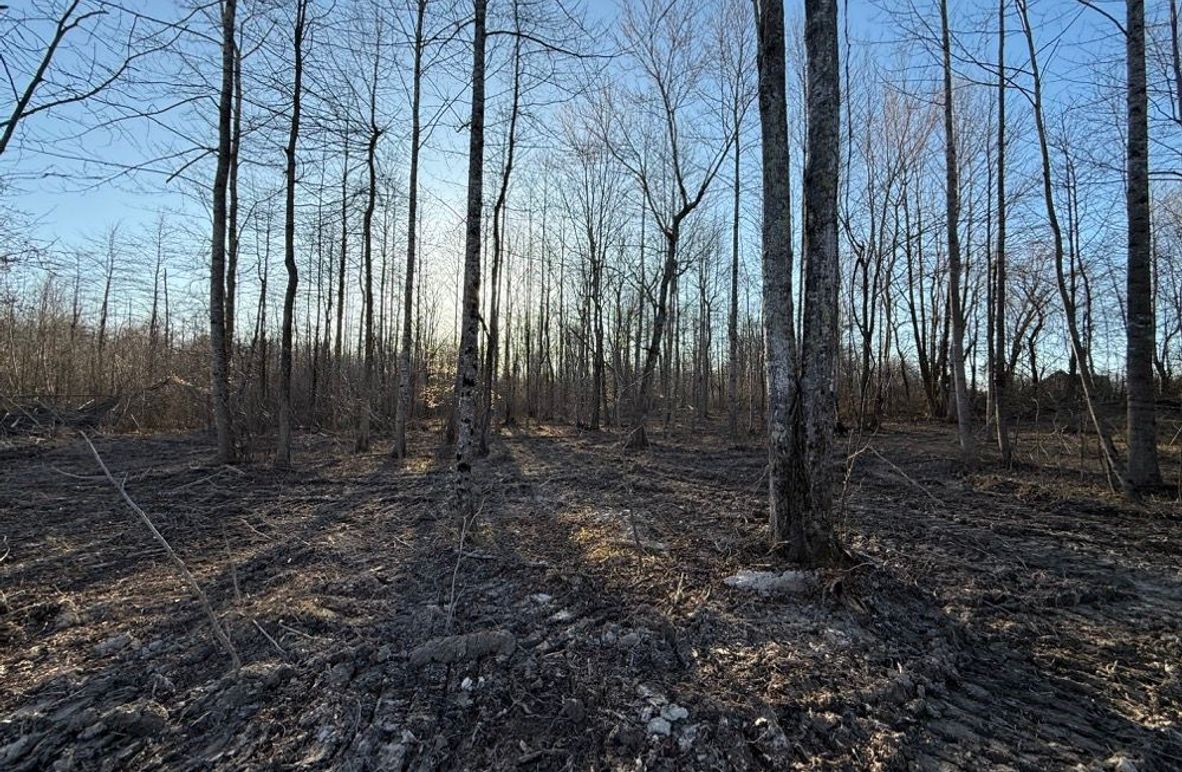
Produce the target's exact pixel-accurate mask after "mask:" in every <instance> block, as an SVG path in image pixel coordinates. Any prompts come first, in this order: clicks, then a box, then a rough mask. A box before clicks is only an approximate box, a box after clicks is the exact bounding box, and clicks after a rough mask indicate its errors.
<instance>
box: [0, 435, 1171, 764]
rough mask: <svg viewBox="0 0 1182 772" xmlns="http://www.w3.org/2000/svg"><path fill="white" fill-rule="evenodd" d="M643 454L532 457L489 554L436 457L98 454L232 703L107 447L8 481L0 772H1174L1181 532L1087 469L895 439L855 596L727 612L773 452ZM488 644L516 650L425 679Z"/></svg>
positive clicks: (574, 451)
mask: <svg viewBox="0 0 1182 772" xmlns="http://www.w3.org/2000/svg"><path fill="white" fill-rule="evenodd" d="M619 439H620V438H619V437H618V436H615V435H613V434H611V433H608V432H601V433H589V432H583V433H579V432H576V431H575V430H574V429H567V428H553V427H534V428H531V429H529V430H514V431H506V432H505V433H504V434H502V435H501V436H500V437H499V438H497V439H496V440H495V441H494V442H493V446H492V451H491V454H490V455H489V457H488V458H487V459H485V460H484V461H483V462H481V464H480V465H479V466H478V474H479V476H480V479H481V480H482V482H483V486H484V490H485V496H484V499H483V504H482V506H481V509H480V512H479V514H478V516H477V518H476V519H475V522H473V523H471V525H470V527H467V528H465V527H463V526H462V524H461V523H460V522H458V521H457V518H456V517H455V516H453V515H452V514H450V513H449V511H448V510H447V508H446V506H445V502H446V501H447V494H448V492H449V490H450V477H449V475H448V472H447V459H446V457H443V456H437V455H434V454H428V453H427V451H426V448H428V447H432V446H434V445H435V444H436V443H437V435H436V434H434V433H432V434H427V433H425V432H424V433H419V434H417V435H416V436H414V437H412V441H413V444H414V446H415V447H418V448H421V449H423V451H422V453H421V454H420V455H419V456H417V457H415V458H413V459H412V460H411V461H410V462H408V463H406V464H396V463H394V462H391V461H390V460H388V459H387V458H386V457H384V456H383V455H381V454H373V455H364V456H358V455H353V454H351V453H350V452H349V450H350V448H349V445H350V441H349V438H346V437H332V436H325V435H314V436H311V435H310V436H303V437H301V438H300V442H299V444H298V447H297V456H296V458H297V460H298V470H297V471H295V472H292V473H287V474H280V473H277V472H274V471H272V470H270V468H269V467H268V466H267V465H265V464H261V463H260V464H247V465H243V466H242V467H239V468H237V469H230V468H227V467H219V466H216V465H212V457H213V456H212V445H211V443H210V440H209V438H208V436H206V435H203V434H194V435H154V436H110V437H102V438H100V439H98V440H96V445H97V447H98V450H99V452H100V453H101V454H102V455H103V457H104V458H105V460H106V462H107V464H108V466H110V467H111V469H112V471H113V473H115V474H116V475H117V476H122V475H126V490H127V491H128V493H129V494H130V496H131V497H132V498H133V499H135V500H136V501H137V502H138V503H139V504H140V505H141V506H142V507H143V508H144V510H146V512H147V513H148V514H149V515H150V516H151V517H152V518H153V519H154V520H155V522H156V524H157V525H158V526H159V528H160V530H161V531H162V532H163V534H164V536H165V537H166V538H167V539H168V540H169V541H170V542H171V544H172V546H173V547H174V548H175V549H176V551H177V552H178V553H179V554H180V556H181V557H182V558H183V559H184V560H185V561H186V563H187V564H188V566H189V567H190V568H191V569H192V571H193V573H194V574H195V575H196V577H197V578H198V580H199V581H200V583H201V584H202V585H203V587H204V588H205V590H206V592H207V594H208V595H209V598H210V600H211V602H212V604H213V606H214V608H215V609H216V611H217V613H218V615H219V616H220V617H221V619H222V621H223V622H224V624H225V626H226V628H227V629H228V631H229V633H230V635H231V636H232V638H233V641H234V642H235V644H236V645H237V647H238V649H239V651H240V653H241V655H242V659H243V661H244V663H245V664H244V667H243V668H242V670H241V672H240V673H239V674H238V675H237V676H235V674H234V672H233V671H232V669H231V667H230V660H229V658H228V656H227V654H226V653H225V651H224V650H223V649H222V648H220V647H219V645H218V644H217V642H216V639H215V638H214V637H213V635H212V634H211V627H210V625H209V624H208V622H207V621H206V619H205V617H204V616H203V614H202V611H201V608H200V605H199V604H198V602H197V601H196V600H195V599H194V597H193V596H192V594H191V593H190V592H189V590H188V589H187V588H186V586H185V585H184V584H183V583H182V582H181V581H180V580H179V579H178V577H177V575H176V573H175V571H174V569H173V567H172V565H171V564H170V563H169V562H168V560H167V558H166V557H165V555H164V553H163V551H162V550H161V549H160V548H159V547H158V546H157V544H156V542H155V541H153V539H152V537H151V536H150V534H149V533H148V532H147V531H146V529H145V528H144V526H143V525H142V523H140V522H139V521H138V520H136V519H135V516H134V515H133V514H132V513H131V512H130V510H128V509H127V508H126V506H125V505H124V504H123V503H122V502H121V501H120V499H119V498H118V495H117V493H116V491H115V489H114V488H113V487H112V486H111V485H110V483H109V482H108V481H107V480H106V479H105V478H101V477H95V475H97V474H98V469H97V467H96V464H95V462H94V459H93V457H92V456H91V455H90V452H89V450H88V449H87V448H86V446H85V444H83V443H81V442H79V441H69V440H67V439H62V440H56V441H47V442H43V443H39V444H30V443H21V444H12V443H10V444H9V445H8V446H7V447H0V768H2V769H5V770H33V769H54V770H69V769H103V770H115V769H161V768H168V769H182V770H186V769H194V770H196V769H280V768H282V769H289V768H310V769H345V770H363V769H383V770H399V769H414V770H432V769H441V770H443V769H447V770H450V769H544V770H563V769H580V770H582V769H619V770H627V769H661V770H683V769H702V770H707V769H710V770H715V769H717V770H732V769H733V770H743V769H777V770H780V769H794V768H801V769H999V770H1000V769H1023V770H1027V769H1028V770H1050V769H1086V770H1093V769H1094V770H1101V769H1105V770H1119V771H1120V772H1130V770H1164V769H1180V768H1182V723H1180V722H1182V681H1180V672H1179V671H1180V669H1182V637H1180V636H1182V507H1180V506H1179V505H1178V504H1177V503H1176V501H1174V500H1172V499H1170V500H1167V499H1166V498H1163V499H1161V500H1159V501H1155V502H1151V503H1149V504H1147V505H1146V506H1144V507H1134V506H1132V505H1129V504H1126V503H1124V502H1122V501H1120V500H1119V499H1117V498H1116V497H1114V496H1112V495H1111V494H1109V493H1107V492H1106V491H1105V490H1104V489H1103V487H1102V486H1100V485H1099V484H1098V482H1097V481H1096V480H1094V479H1091V478H1088V479H1084V480H1081V479H1080V477H1079V475H1078V473H1077V472H1072V471H1070V470H1069V468H1068V467H1069V465H1070V460H1071V458H1072V451H1071V450H1070V449H1068V445H1069V443H1068V441H1067V440H1066V439H1065V438H1061V437H1048V438H1041V439H1039V440H1038V442H1039V443H1043V444H1045V447H1046V448H1047V450H1044V451H1043V456H1045V458H1046V459H1047V461H1046V463H1043V464H1041V465H1033V464H1029V465H1026V466H1023V467H1022V468H1018V469H1015V470H1012V471H1006V472H1002V471H999V470H998V469H997V468H991V467H989V466H984V467H982V469H981V470H979V471H978V472H976V473H974V474H968V475H966V474H963V473H962V472H960V471H959V470H958V468H957V465H956V464H955V463H954V462H952V461H951V460H950V459H952V458H954V457H955V447H954V435H953V432H952V430H951V429H950V428H949V427H947V426H943V425H920V426H901V425H900V426H891V427H888V428H887V429H885V430H883V431H881V432H879V433H877V434H876V435H874V436H873V437H871V438H869V441H868V444H867V446H866V447H863V446H861V445H860V446H859V447H860V448H861V451H860V452H859V453H858V454H857V456H856V462H855V464H854V467H853V471H852V473H851V474H850V476H849V481H848V484H847V486H846V488H845V491H844V501H845V506H844V510H845V511H844V514H843V522H842V525H843V529H844V538H845V540H846V543H847V545H848V546H849V548H850V549H851V551H852V553H853V554H854V555H855V564H854V565H853V566H852V567H850V568H848V569H847V570H844V571H840V572H830V573H826V574H824V575H821V576H819V577H815V576H809V575H806V576H805V577H804V579H803V580H802V581H788V582H785V583H784V584H785V586H784V587H782V588H781V590H780V591H779V592H772V593H769V594H768V595H761V594H757V593H753V592H751V591H749V590H745V589H742V588H737V587H734V586H732V585H731V584H728V583H727V582H726V579H727V578H728V577H731V576H732V575H735V574H736V573H737V572H739V571H741V570H743V569H752V570H777V571H778V570H782V569H783V568H785V567H784V566H779V565H777V564H776V563H775V561H774V560H772V559H771V558H770V557H769V556H768V555H767V553H766V548H765V522H764V521H765V516H766V515H765V513H766V496H765V484H766V480H765V479H764V478H763V470H764V454H763V450H762V449H761V447H759V446H758V445H757V444H751V445H748V446H735V445H733V444H731V443H730V442H729V441H726V440H723V439H721V438H718V437H715V436H713V435H711V434H709V433H697V434H691V433H690V432H685V433H684V436H680V437H679V436H672V435H671V436H664V437H662V436H659V435H658V437H657V438H656V444H655V446H654V447H653V448H652V449H651V450H649V451H648V452H646V453H643V454H626V453H624V452H622V451H621V450H620V443H619ZM1072 442H1073V440H1072ZM1060 444H1062V446H1063V448H1064V449H1063V450H1062V451H1057V450H1054V449H1055V448H1058V447H1059V445H1060ZM1040 447H1042V445H1040ZM1169 464H1172V465H1173V468H1175V469H1176V468H1177V464H1178V460H1177V459H1176V458H1175V459H1172V460H1171V461H1170V462H1169ZM461 542H462V545H461ZM789 578H790V579H791V578H794V579H800V576H799V575H789ZM811 580H815V581H811ZM480 631H506V632H508V633H509V634H511V635H512V639H511V640H512V642H513V643H515V646H512V651H510V648H511V647H510V645H509V643H508V641H510V639H509V638H508V637H505V638H504V639H502V643H504V645H503V646H502V647H501V654H500V655H499V656H495V657H494V656H490V657H487V658H485V659H482V660H471V661H467V662H462V663H459V664H456V665H454V666H443V665H438V664H434V665H428V666H426V667H421V668H414V667H412V666H411V664H410V662H409V657H408V654H409V653H410V652H411V651H412V650H414V648H415V647H417V646H419V645H421V644H423V643H425V642H427V641H429V640H430V639H433V638H436V637H439V636H443V635H445V634H467V633H474V632H480Z"/></svg>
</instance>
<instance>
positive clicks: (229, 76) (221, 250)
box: [209, 0, 237, 464]
mask: <svg viewBox="0 0 1182 772" xmlns="http://www.w3.org/2000/svg"><path fill="white" fill-rule="evenodd" d="M236 8H237V2H236V0H224V2H223V3H222V90H221V97H220V99H219V102H218V153H217V169H216V171H215V172H214V178H213V236H212V239H211V242H212V243H211V256H210V272H209V345H210V371H211V384H210V394H211V396H212V398H213V421H214V426H215V428H216V431H217V447H218V450H217V459H218V461H219V462H220V463H225V464H228V463H232V462H233V461H234V460H235V459H234V430H233V425H232V424H231V420H230V383H229V363H228V362H227V361H226V182H227V180H228V178H229V174H230V162H231V158H230V156H231V147H230V141H231V134H232V128H233V127H232V119H233V101H234V49H235V45H234V14H235V10H236Z"/></svg>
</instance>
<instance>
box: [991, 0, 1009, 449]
mask: <svg viewBox="0 0 1182 772" xmlns="http://www.w3.org/2000/svg"><path fill="white" fill-rule="evenodd" d="M1006 77H1007V76H1006V0H998V3H997V245H996V248H995V257H994V265H993V346H994V349H993V383H992V386H993V411H994V416H995V418H996V421H997V447H998V450H999V451H1000V452H1001V460H1002V463H1003V464H1005V465H1006V466H1009V465H1010V462H1011V461H1012V460H1013V447H1012V445H1011V443H1010V427H1009V404H1008V401H1007V399H1006V387H1007V386H1008V385H1009V381H1010V371H1009V369H1008V368H1007V367H1006V361H1007V359H1006V303H1007V292H1006Z"/></svg>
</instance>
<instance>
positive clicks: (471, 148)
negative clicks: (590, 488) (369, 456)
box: [455, 0, 488, 516]
mask: <svg viewBox="0 0 1182 772" xmlns="http://www.w3.org/2000/svg"><path fill="white" fill-rule="evenodd" d="M473 5H474V11H475V14H474V18H473V35H472V116H471V120H470V123H469V131H470V133H469V137H468V215H467V227H466V228H465V232H464V284H463V300H462V313H463V316H462V318H461V326H460V350H459V359H458V362H457V365H456V369H457V372H458V377H457V379H456V451H455V452H456V497H457V501H458V504H459V507H460V510H461V513H462V514H463V515H464V516H468V515H470V514H471V513H473V512H474V511H475V509H476V501H475V496H476V492H475V490H474V488H473V484H472V459H473V457H474V456H475V454H476V450H477V447H476V443H477V440H478V439H479V438H478V437H477V428H478V427H477V425H476V379H477V367H476V364H477V363H476V337H477V332H478V328H479V325H480V219H481V213H482V212H481V209H482V207H483V187H484V45H485V13H486V11H487V7H488V2H487V0H474V2H473Z"/></svg>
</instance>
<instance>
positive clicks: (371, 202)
mask: <svg viewBox="0 0 1182 772" xmlns="http://www.w3.org/2000/svg"><path fill="white" fill-rule="evenodd" d="M375 46H376V47H375V51H374V59H373V72H372V73H371V74H372V76H373V80H372V81H370V91H369V144H367V145H366V148H365V164H366V170H367V172H368V173H369V186H368V190H367V191H366V199H365V215H364V216H363V217H362V223H361V251H362V259H363V260H364V261H365V362H364V363H363V364H362V368H363V372H362V381H361V393H360V394H359V395H358V397H357V410H358V428H357V441H356V443H355V445H354V449H355V450H356V451H358V452H365V451H368V450H369V430H370V420H371V418H372V415H371V414H372V412H373V394H372V393H371V392H372V390H373V367H374V361H373V360H374V334H373V305H374V302H373V213H374V207H375V206H376V204H377V196H378V170H377V152H378V139H379V138H380V137H381V135H382V130H381V129H379V128H378V122H377V110H378V70H379V68H380V67H381V50H382V48H381V46H382V43H381V36H380V34H379V36H378V39H377V43H376V44H375ZM382 264H383V265H385V261H383V263H382Z"/></svg>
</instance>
